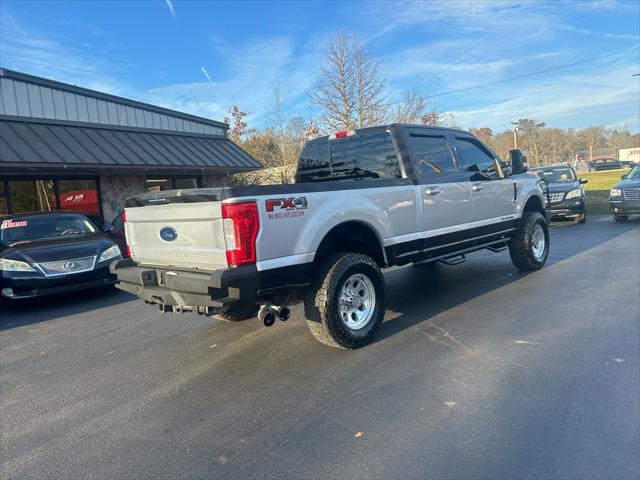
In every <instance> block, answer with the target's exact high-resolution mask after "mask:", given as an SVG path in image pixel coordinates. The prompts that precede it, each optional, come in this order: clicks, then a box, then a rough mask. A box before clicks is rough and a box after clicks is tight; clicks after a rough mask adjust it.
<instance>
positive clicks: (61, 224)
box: [0, 214, 96, 244]
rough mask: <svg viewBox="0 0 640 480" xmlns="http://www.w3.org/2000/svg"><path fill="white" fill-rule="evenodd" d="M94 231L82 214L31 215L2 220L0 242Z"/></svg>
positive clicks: (75, 234)
mask: <svg viewBox="0 0 640 480" xmlns="http://www.w3.org/2000/svg"><path fill="white" fill-rule="evenodd" d="M95 232H96V227H95V226H94V225H93V223H91V221H90V220H89V219H88V218H87V217H85V216H83V215H76V214H69V215H66V214H64V215H60V214H56V215H33V216H24V217H17V218H12V219H6V220H3V221H2V223H1V224H0V242H1V243H3V244H8V243H12V242H19V241H23V240H35V239H38V238H56V237H67V236H68V237H76V236H80V235H89V234H91V233H95Z"/></svg>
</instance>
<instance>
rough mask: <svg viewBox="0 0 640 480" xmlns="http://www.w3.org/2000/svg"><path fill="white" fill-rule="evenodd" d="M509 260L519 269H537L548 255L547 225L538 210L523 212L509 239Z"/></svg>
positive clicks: (542, 264)
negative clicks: (514, 233) (514, 231)
mask: <svg viewBox="0 0 640 480" xmlns="http://www.w3.org/2000/svg"><path fill="white" fill-rule="evenodd" d="M509 254H510V255H511V261H512V262H513V264H514V265H515V266H516V267H518V268H519V269H520V270H529V271H532V270H539V269H541V268H542V267H543V266H544V264H545V262H546V261H547V256H548V255H549V226H548V225H547V221H546V220H545V218H544V217H543V216H542V214H540V213H539V212H524V214H523V215H522V219H521V220H520V227H519V229H518V232H517V233H516V235H514V236H513V237H512V238H511V240H510V241H509Z"/></svg>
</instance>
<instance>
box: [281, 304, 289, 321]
mask: <svg viewBox="0 0 640 480" xmlns="http://www.w3.org/2000/svg"><path fill="white" fill-rule="evenodd" d="M290 315H291V312H290V311H289V309H288V308H287V307H282V308H281V309H280V312H279V313H278V317H279V318H280V321H282V322H286V321H287V320H289V316H290Z"/></svg>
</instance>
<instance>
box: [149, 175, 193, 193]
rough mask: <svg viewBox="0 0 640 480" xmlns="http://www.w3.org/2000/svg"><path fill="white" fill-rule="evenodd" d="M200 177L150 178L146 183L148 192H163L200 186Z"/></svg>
mask: <svg viewBox="0 0 640 480" xmlns="http://www.w3.org/2000/svg"><path fill="white" fill-rule="evenodd" d="M198 184H199V182H198V179H197V178H193V177H177V178H148V179H147V184H146V190H147V192H162V191H164V190H175V189H178V188H180V189H186V188H198Z"/></svg>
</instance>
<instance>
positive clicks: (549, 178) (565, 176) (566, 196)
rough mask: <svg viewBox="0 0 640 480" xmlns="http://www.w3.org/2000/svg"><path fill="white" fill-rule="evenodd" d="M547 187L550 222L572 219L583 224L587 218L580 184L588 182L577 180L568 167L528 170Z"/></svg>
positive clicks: (558, 166) (555, 166)
mask: <svg viewBox="0 0 640 480" xmlns="http://www.w3.org/2000/svg"><path fill="white" fill-rule="evenodd" d="M530 172H531V173H535V174H537V175H538V176H539V177H540V178H541V179H542V180H544V181H545V182H547V184H548V185H549V200H550V202H551V205H550V209H549V210H550V213H551V219H552V220H559V219H572V220H575V221H576V222H577V223H584V222H585V221H586V220H587V216H586V213H585V210H584V198H585V192H584V189H583V188H582V186H581V185H582V184H584V183H587V182H588V180H586V179H582V178H578V176H577V175H576V172H575V171H574V170H573V168H571V167H570V166H568V165H552V166H550V167H541V168H535V169H533V170H530Z"/></svg>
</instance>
